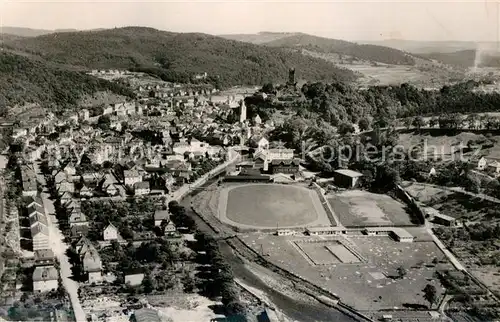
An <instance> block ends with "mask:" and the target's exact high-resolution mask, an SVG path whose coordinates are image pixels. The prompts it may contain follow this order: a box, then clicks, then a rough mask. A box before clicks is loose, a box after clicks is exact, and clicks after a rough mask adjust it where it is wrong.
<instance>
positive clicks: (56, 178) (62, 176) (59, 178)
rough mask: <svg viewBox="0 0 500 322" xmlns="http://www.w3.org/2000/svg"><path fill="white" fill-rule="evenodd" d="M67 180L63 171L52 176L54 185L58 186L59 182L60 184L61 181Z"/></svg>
mask: <svg viewBox="0 0 500 322" xmlns="http://www.w3.org/2000/svg"><path fill="white" fill-rule="evenodd" d="M67 178H68V176H67V175H66V173H65V172H63V171H58V172H57V173H56V175H55V176H54V182H55V183H56V184H58V183H60V182H62V181H64V180H67Z"/></svg>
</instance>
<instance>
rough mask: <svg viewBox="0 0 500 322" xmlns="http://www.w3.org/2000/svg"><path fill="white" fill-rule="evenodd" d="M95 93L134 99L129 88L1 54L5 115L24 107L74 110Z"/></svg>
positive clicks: (0, 80)
mask: <svg viewBox="0 0 500 322" xmlns="http://www.w3.org/2000/svg"><path fill="white" fill-rule="evenodd" d="M97 91H111V92H114V93H116V94H119V95H124V96H127V97H133V96H134V94H133V92H132V91H131V90H130V89H129V88H127V87H124V86H122V85H120V84H117V83H113V82H109V81H106V80H103V79H98V78H96V77H92V76H89V75H86V74H85V73H82V72H76V71H70V70H64V69H60V68H57V67H52V66H50V65H49V64H47V63H44V62H42V61H37V60H30V59H28V58H25V57H22V56H18V55H13V54H8V53H0V108H1V109H2V110H3V111H4V112H5V108H6V107H7V106H13V105H16V104H23V103H39V104H41V105H42V106H45V107H52V106H54V107H59V108H67V107H71V106H76V104H77V103H78V101H79V99H80V98H81V97H82V96H83V95H85V94H93V93H95V92H97ZM0 112H1V111H0Z"/></svg>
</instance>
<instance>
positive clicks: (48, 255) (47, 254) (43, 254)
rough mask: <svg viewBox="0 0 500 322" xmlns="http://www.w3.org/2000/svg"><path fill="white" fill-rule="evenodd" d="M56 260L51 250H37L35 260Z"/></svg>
mask: <svg viewBox="0 0 500 322" xmlns="http://www.w3.org/2000/svg"><path fill="white" fill-rule="evenodd" d="M49 259H54V252H52V250H51V249H39V250H35V260H36V261H37V260H49Z"/></svg>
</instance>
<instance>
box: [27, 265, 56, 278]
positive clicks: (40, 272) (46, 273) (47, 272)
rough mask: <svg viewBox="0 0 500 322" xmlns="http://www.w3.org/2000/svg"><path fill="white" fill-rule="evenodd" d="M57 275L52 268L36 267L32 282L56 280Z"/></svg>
mask: <svg viewBox="0 0 500 322" xmlns="http://www.w3.org/2000/svg"><path fill="white" fill-rule="evenodd" d="M58 277H59V274H58V273H57V269H56V268H55V267H54V266H38V267H36V268H35V271H34V272H33V282H41V281H53V280H57V278H58Z"/></svg>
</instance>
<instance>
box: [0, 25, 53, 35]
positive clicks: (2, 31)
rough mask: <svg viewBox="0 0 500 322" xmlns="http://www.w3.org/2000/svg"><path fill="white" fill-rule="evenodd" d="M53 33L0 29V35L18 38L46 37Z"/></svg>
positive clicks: (19, 28) (14, 28)
mask: <svg viewBox="0 0 500 322" xmlns="http://www.w3.org/2000/svg"><path fill="white" fill-rule="evenodd" d="M53 32H54V30H45V29H31V28H22V27H8V26H2V27H0V34H9V35H14V36H19V37H37V36H42V35H48V34H51V33H53Z"/></svg>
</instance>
